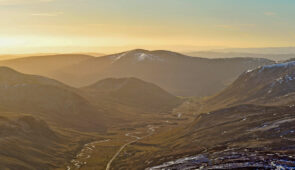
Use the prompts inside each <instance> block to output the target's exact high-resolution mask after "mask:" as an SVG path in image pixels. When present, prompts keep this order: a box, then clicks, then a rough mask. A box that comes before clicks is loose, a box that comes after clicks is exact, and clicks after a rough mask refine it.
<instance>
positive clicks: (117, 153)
mask: <svg viewBox="0 0 295 170" xmlns="http://www.w3.org/2000/svg"><path fill="white" fill-rule="evenodd" d="M148 131H149V134H148V135H146V136H143V137H138V136H134V135H131V133H126V134H125V136H130V137H133V138H135V140H132V141H130V142H128V143H126V144H124V145H123V146H121V148H120V149H119V150H118V151H117V152H116V153H115V155H114V156H113V157H112V159H111V160H110V161H109V162H108V164H107V166H106V170H110V169H111V165H112V163H113V161H114V160H115V159H116V158H117V157H118V156H119V154H120V153H121V152H122V151H123V150H124V149H125V148H126V147H127V146H128V145H130V144H132V143H135V142H137V141H139V140H141V139H143V138H146V137H148V136H151V135H153V134H154V132H155V127H153V126H151V125H149V126H148Z"/></svg>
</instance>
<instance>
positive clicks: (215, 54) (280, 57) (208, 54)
mask: <svg viewBox="0 0 295 170" xmlns="http://www.w3.org/2000/svg"><path fill="white" fill-rule="evenodd" d="M186 54H187V55H189V56H195V57H204V58H213V59H214V58H235V57H240V58H247V57H251V58H265V59H269V60H274V61H284V60H288V59H291V58H295V51H294V52H292V53H282V54H273V53H269V54H267V53H251V52H247V51H245V52H231V51H197V52H187V53H186Z"/></svg>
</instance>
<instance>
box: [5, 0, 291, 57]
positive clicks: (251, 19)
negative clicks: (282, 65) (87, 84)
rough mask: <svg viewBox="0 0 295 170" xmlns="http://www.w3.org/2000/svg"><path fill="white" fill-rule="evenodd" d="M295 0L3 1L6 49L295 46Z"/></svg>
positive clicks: (60, 50)
mask: <svg viewBox="0 0 295 170" xmlns="http://www.w3.org/2000/svg"><path fill="white" fill-rule="evenodd" d="M294 16H295V1H294V0H0V54H16V53H69V52H99V53H111V52H117V51H120V50H121V51H122V50H128V49H133V48H144V49H167V50H174V51H194V50H208V49H217V48H249V47H251V48H253V47H284V46H295V20H294Z"/></svg>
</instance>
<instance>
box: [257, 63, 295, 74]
mask: <svg viewBox="0 0 295 170" xmlns="http://www.w3.org/2000/svg"><path fill="white" fill-rule="evenodd" d="M292 66H295V61H290V62H286V63H277V64H272V65H266V66H262V67H260V70H259V72H261V71H263V70H264V69H271V68H287V67H292Z"/></svg>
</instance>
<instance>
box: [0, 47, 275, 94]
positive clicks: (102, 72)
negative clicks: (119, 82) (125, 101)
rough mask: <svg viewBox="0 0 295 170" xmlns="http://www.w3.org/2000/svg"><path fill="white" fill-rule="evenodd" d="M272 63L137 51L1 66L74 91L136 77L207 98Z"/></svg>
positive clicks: (36, 59)
mask: <svg viewBox="0 0 295 170" xmlns="http://www.w3.org/2000/svg"><path fill="white" fill-rule="evenodd" d="M272 63H274V62H273V61H271V60H267V59H261V58H230V59H206V58H197V57H189V56H185V55H182V54H179V53H175V52H170V51H147V50H140V49H138V50H132V51H127V52H123V53H119V54H113V55H108V56H103V57H98V58H95V57H91V56H84V55H78V56H75V55H74V56H72V57H71V55H62V56H46V57H33V58H24V59H15V60H8V61H2V62H0V65H3V66H8V67H12V68H14V69H16V70H18V71H21V72H24V73H29V74H38V75H43V76H48V77H51V78H54V79H57V80H59V81H62V82H64V83H66V84H69V85H72V86H76V87H82V86H87V85H89V84H92V83H95V82H96V81H98V80H102V79H105V78H110V77H115V78H124V77H136V78H139V79H142V80H144V81H148V82H151V83H154V84H156V85H158V86H160V87H162V88H164V89H165V90H167V91H169V92H171V93H172V94H174V95H179V96H208V95H212V94H214V93H216V92H218V91H220V90H222V89H224V88H225V87H226V86H227V85H228V84H230V83H231V82H232V81H233V80H234V79H235V78H237V77H238V76H239V75H240V74H241V73H242V72H244V71H245V70H248V69H254V68H256V67H258V66H262V65H267V64H272ZM229 68H230V69H229Z"/></svg>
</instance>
